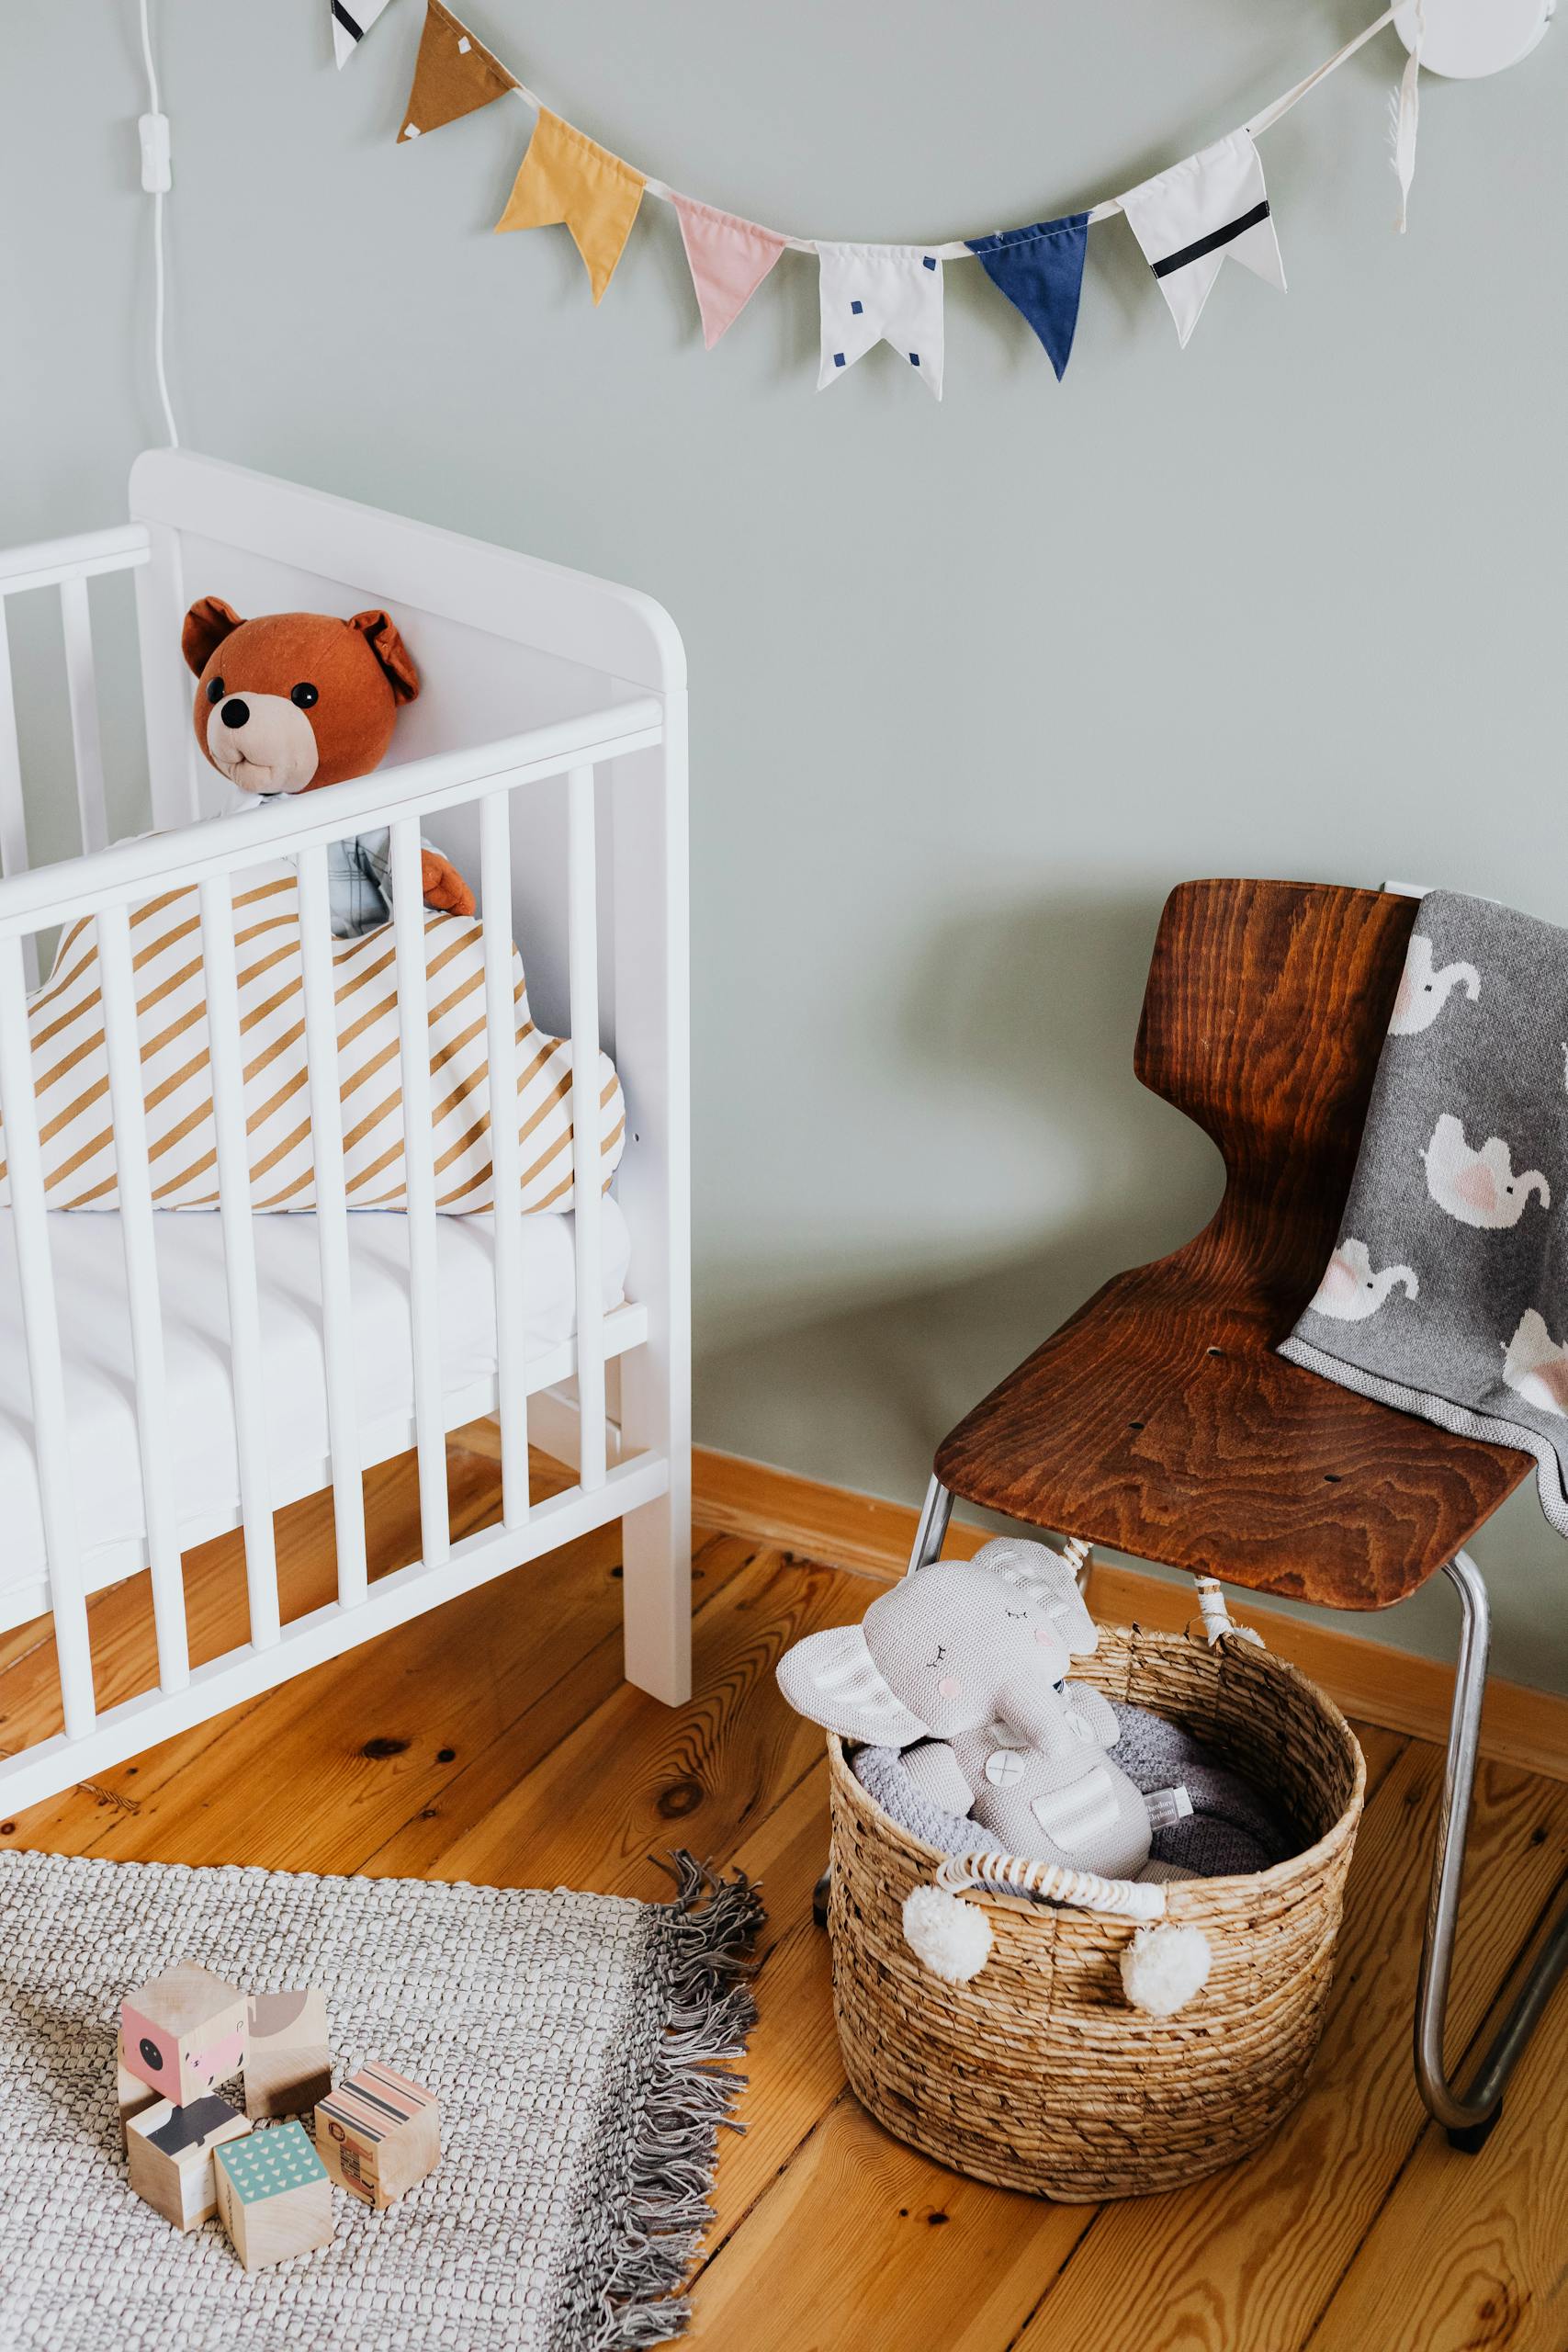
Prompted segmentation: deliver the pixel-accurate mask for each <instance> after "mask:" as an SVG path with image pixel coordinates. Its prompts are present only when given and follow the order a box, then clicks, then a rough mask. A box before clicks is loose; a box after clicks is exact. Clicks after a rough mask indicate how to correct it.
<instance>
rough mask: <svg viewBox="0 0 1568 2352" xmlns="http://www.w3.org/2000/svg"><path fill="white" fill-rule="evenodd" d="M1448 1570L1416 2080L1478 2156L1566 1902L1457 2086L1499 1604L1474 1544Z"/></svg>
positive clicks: (1527, 2026)
mask: <svg viewBox="0 0 1568 2352" xmlns="http://www.w3.org/2000/svg"><path fill="white" fill-rule="evenodd" d="M1446 1573H1447V1575H1448V1576H1449V1577H1450V1579H1451V1580H1452V1582H1453V1584H1454V1586H1455V1588H1456V1589H1457V1590H1458V1593H1459V1597H1460V1600H1461V1604H1462V1606H1463V1611H1464V1615H1463V1620H1462V1623H1461V1629H1460V1645H1459V1670H1458V1673H1457V1676H1456V1678H1455V1681H1454V1702H1453V1713H1452V1714H1451V1716H1450V1721H1449V1750H1448V1758H1447V1761H1446V1763H1445V1766H1444V1770H1443V1799H1442V1809H1441V1811H1440V1813H1439V1815H1438V1849H1437V1853H1436V1855H1435V1857H1434V1860H1433V1865H1432V1889H1431V1894H1430V1895H1429V1897H1428V1899H1427V1934H1426V1940H1425V1942H1424V1944H1423V1946H1422V1951H1421V1978H1420V1985H1419V1989H1418V1991H1417V1993H1416V2082H1417V2083H1418V2084H1419V2086H1420V2090H1421V2097H1422V2098H1423V2099H1424V2100H1425V2101H1426V2104H1427V2110H1428V2112H1429V2113H1430V2114H1431V2115H1432V2117H1433V2118H1434V2119H1435V2120H1436V2121H1438V2123H1440V2124H1441V2125H1442V2126H1443V2128H1444V2130H1445V2131H1447V2133H1448V2135H1449V2140H1450V2144H1451V2145H1452V2146H1454V2147H1456V2148H1461V2149H1463V2150H1465V2151H1467V2152H1468V2153H1471V2154H1473V2153H1474V2152H1475V2151H1476V2150H1477V2149H1479V2148H1480V2147H1482V2146H1483V2144H1484V2143H1485V2141H1486V2139H1487V2136H1488V2134H1489V2133H1490V2132H1491V2131H1492V2128H1493V2126H1494V2124H1495V2122H1496V2120H1497V2118H1498V2116H1499V2115H1500V2114H1501V2113H1502V2109H1503V2093H1504V2090H1505V2089H1506V2086H1507V2082H1508V2077H1509V2075H1511V2074H1512V2073H1513V2071H1514V2068H1515V2066H1516V2065H1517V2063H1518V2060H1519V2057H1520V2055H1521V2054H1522V2052H1523V2050H1524V2047H1525V2044H1526V2042H1527V2041H1529V2037H1530V2034H1531V2032H1532V2031H1533V2030H1534V2028H1535V2025H1536V2022H1537V2020H1538V2018H1540V2013H1541V2011H1542V2009H1544V2007H1546V2004H1547V2002H1548V2000H1549V1999H1550V1998H1551V1993H1552V1990H1553V1988H1554V1986H1555V1985H1556V1984H1557V1980H1558V1978H1559V1977H1560V1976H1561V1975H1562V1972H1563V1969H1564V1967H1568V1907H1565V1908H1564V1909H1563V1911H1562V1914H1561V1916H1560V1917H1558V1918H1557V1920H1556V1921H1555V1922H1554V1924H1553V1926H1552V1928H1551V1932H1550V1934H1549V1935H1548V1937H1547V1939H1546V1941H1545V1943H1544V1945H1543V1946H1542V1948H1541V1950H1540V1952H1539V1953H1538V1954H1537V1956H1536V1958H1535V1960H1534V1961H1533V1962H1532V1963H1531V1965H1530V1968H1529V1972H1528V1973H1526V1974H1525V1975H1524V1976H1523V1977H1522V1979H1521V1981H1520V1984H1519V1987H1518V1990H1517V1993H1516V1995H1515V1996H1514V1999H1513V2001H1512V2003H1511V2004H1510V2006H1509V2008H1508V2013H1507V2015H1506V2018H1504V2020H1503V2023H1502V2025H1501V2026H1500V2027H1499V2029H1498V2031H1497V2033H1496V2036H1495V2039H1494V2041H1493V2043H1492V2046H1491V2048H1490V2049H1489V2050H1488V2051H1487V2052H1486V2053H1485V2055H1484V2056H1483V2058H1482V2060H1481V2062H1480V2064H1478V2066H1477V2067H1476V2069H1475V2071H1474V2074H1473V2075H1472V2078H1471V2081H1470V2083H1469V2085H1468V2086H1467V2087H1466V2088H1465V2089H1463V2090H1461V2089H1459V2088H1457V2087H1456V2086H1455V2085H1454V2084H1452V2083H1451V2082H1450V2079H1449V2075H1448V2071H1447V2066H1446V2064H1445V2061H1444V2055H1443V2042H1444V2027H1445V2024H1446V2022H1447V2014H1448V1997H1449V1977H1450V1971H1451V1969H1452V1966H1453V1956H1454V1935H1455V1930H1456V1928H1457V1927H1458V1923H1459V1903H1460V1884H1461V1879H1462V1877H1463V1874H1464V1847H1465V1837H1466V1833H1467V1831H1468V1829H1469V1826H1470V1801H1471V1792H1472V1787H1473V1785H1474V1781H1475V1755H1476V1747H1477V1744H1478V1742H1479V1739H1480V1735H1481V1703H1482V1699H1483V1695H1484V1692H1485V1689H1486V1652H1487V1645H1488V1638H1489V1631H1490V1613H1491V1612H1490V1611H1489V1609H1488V1606H1487V1600H1486V1585H1485V1582H1484V1579H1483V1577H1482V1574H1481V1571H1480V1569H1479V1568H1478V1567H1477V1566H1476V1565H1475V1562H1474V1561H1473V1560H1472V1558H1471V1556H1470V1555H1469V1553H1468V1552H1459V1553H1456V1554H1455V1555H1454V1557H1453V1559H1452V1560H1450V1563H1449V1565H1448V1568H1447V1571H1446Z"/></svg>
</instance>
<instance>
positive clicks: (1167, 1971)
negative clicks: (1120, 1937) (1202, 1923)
mask: <svg viewBox="0 0 1568 2352" xmlns="http://www.w3.org/2000/svg"><path fill="white" fill-rule="evenodd" d="M1211 1956H1212V1955H1211V1953H1210V1951H1209V1939H1208V1938H1207V1936H1205V1935H1204V1934H1202V1932H1201V1930H1200V1929H1199V1928H1177V1927H1171V1926H1168V1925H1157V1926H1155V1927H1152V1928H1139V1929H1138V1932H1137V1934H1136V1935H1135V1936H1134V1938H1133V1940H1132V1942H1131V1943H1130V1944H1128V1945H1127V1947H1126V1949H1125V1950H1124V1951H1123V1952H1122V1989H1123V1991H1124V1992H1125V1993H1126V1996H1127V1998H1128V2000H1129V2001H1131V2003H1132V2004H1133V2007H1134V2008H1135V2009H1144V2010H1145V2011H1146V2012H1147V2014H1148V2015H1149V2016H1150V2017H1152V2018H1169V2017H1174V2016H1175V2015H1176V2012H1177V2010H1178V2009H1181V2008H1185V2007H1186V2006H1187V2004H1188V2002H1189V2001H1190V2000H1191V1999H1192V1998H1193V1997H1194V1996H1195V1995H1196V1994H1199V1993H1201V1991H1202V1989H1203V1987H1204V1985H1206V1984H1207V1983H1208V1981H1209V1962H1210V1959H1211Z"/></svg>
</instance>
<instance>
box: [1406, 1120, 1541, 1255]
mask: <svg viewBox="0 0 1568 2352" xmlns="http://www.w3.org/2000/svg"><path fill="white" fill-rule="evenodd" d="M1421 1157H1422V1159H1424V1160H1425V1161H1426V1163H1427V1191H1428V1192H1429V1193H1431V1195H1432V1198H1433V1199H1434V1200H1435V1201H1436V1202H1437V1204H1438V1207H1439V1208H1440V1209H1446V1210H1447V1211H1448V1213H1449V1215H1450V1216H1452V1217H1457V1218H1458V1219H1459V1221H1460V1223H1461V1225H1479V1226H1486V1227H1491V1228H1492V1229H1494V1230H1495V1231H1501V1230H1502V1229H1503V1228H1505V1227H1508V1226H1514V1225H1517V1223H1518V1221H1519V1219H1520V1217H1522V1216H1523V1215H1524V1213H1525V1203H1526V1202H1527V1201H1528V1200H1529V1197H1530V1195H1531V1193H1539V1194H1540V1205H1541V1207H1542V1208H1543V1209H1549V1208H1550V1207H1551V1186H1550V1185H1549V1184H1548V1182H1547V1181H1546V1179H1545V1177H1544V1176H1543V1175H1542V1174H1541V1172H1540V1169H1539V1168H1529V1169H1525V1170H1522V1171H1521V1172H1520V1173H1519V1174H1518V1175H1516V1174H1515V1173H1514V1164H1513V1155H1512V1153H1511V1152H1510V1151H1509V1149H1508V1147H1507V1145H1506V1143H1505V1142H1504V1140H1503V1138H1502V1136H1487V1138H1486V1141H1485V1142H1484V1143H1483V1144H1482V1145H1481V1147H1480V1148H1479V1149H1477V1150H1475V1151H1472V1149H1471V1148H1470V1146H1469V1145H1468V1144H1467V1143H1466V1141H1465V1139H1464V1128H1463V1126H1462V1125H1461V1123H1460V1121H1459V1120H1458V1119H1456V1118H1455V1117H1454V1115H1453V1113H1452V1112H1451V1111H1445V1112H1444V1113H1443V1114H1442V1116H1441V1118H1440V1119H1439V1120H1438V1124H1437V1125H1436V1126H1435V1127H1434V1128H1433V1130H1432V1140H1431V1142H1430V1143H1429V1144H1428V1145H1427V1148H1426V1150H1425V1151H1424V1152H1423V1153H1422V1155H1421Z"/></svg>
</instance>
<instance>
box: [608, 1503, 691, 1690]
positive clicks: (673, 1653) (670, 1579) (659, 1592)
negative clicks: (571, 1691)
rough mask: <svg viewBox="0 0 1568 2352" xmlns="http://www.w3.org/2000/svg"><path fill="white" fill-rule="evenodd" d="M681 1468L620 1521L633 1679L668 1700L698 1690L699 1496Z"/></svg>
mask: <svg viewBox="0 0 1568 2352" xmlns="http://www.w3.org/2000/svg"><path fill="white" fill-rule="evenodd" d="M679 1468H680V1465H679V1464H675V1463H672V1464H671V1490H670V1492H669V1493H668V1494H666V1495H660V1498H659V1499H658V1501H657V1502H651V1503H644V1505H643V1506H642V1509H641V1510H633V1511H628V1512H627V1513H626V1518H625V1519H624V1520H623V1521H621V1544H622V1548H621V1560H622V1564H623V1565H622V1578H623V1583H622V1594H623V1600H622V1608H623V1610H624V1612H625V1634H626V1680H627V1681H628V1682H635V1683H636V1684H637V1689H638V1690H639V1691H649V1692H650V1693H651V1695H652V1696H653V1697H654V1698H655V1699H662V1701H663V1702H664V1704H665V1705H666V1706H667V1707H683V1706H684V1705H685V1703H686V1702H687V1700H688V1699H689V1698H690V1697H691V1695H692V1497H691V1484H690V1473H689V1472H687V1473H686V1475H685V1476H679V1477H678V1476H677V1475H676V1474H677V1471H678V1470H679Z"/></svg>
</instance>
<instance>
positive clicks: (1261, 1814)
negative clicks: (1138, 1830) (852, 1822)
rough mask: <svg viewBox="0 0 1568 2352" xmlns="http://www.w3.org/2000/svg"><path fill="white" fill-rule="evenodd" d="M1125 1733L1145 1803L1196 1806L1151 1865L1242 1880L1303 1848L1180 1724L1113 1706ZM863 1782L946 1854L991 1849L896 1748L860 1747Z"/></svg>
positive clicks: (1158, 1843)
mask: <svg viewBox="0 0 1568 2352" xmlns="http://www.w3.org/2000/svg"><path fill="white" fill-rule="evenodd" d="M1111 1706H1112V1707H1113V1709H1114V1710H1115V1713H1116V1721H1117V1724H1118V1727H1119V1728H1118V1731H1117V1736H1116V1743H1115V1746H1114V1747H1112V1748H1111V1751H1110V1752H1111V1756H1112V1757H1113V1758H1115V1760H1116V1762H1117V1763H1118V1764H1119V1765H1120V1766H1121V1767H1122V1771H1123V1772H1125V1773H1126V1775H1127V1778H1128V1779H1129V1780H1130V1781H1133V1782H1134V1784H1135V1785H1136V1786H1137V1787H1138V1788H1140V1789H1141V1790H1142V1791H1143V1792H1144V1794H1145V1796H1148V1795H1150V1794H1152V1792H1154V1791H1155V1790H1156V1789H1169V1788H1174V1787H1175V1786H1176V1784H1177V1783H1178V1782H1180V1783H1181V1785H1182V1786H1183V1787H1184V1788H1185V1789H1186V1791H1187V1793H1188V1795H1189V1796H1190V1798H1191V1800H1192V1811H1191V1813H1190V1815H1186V1816H1184V1817H1183V1818H1182V1819H1181V1820H1179V1821H1173V1822H1170V1823H1168V1825H1167V1826H1166V1827H1165V1828H1163V1829H1156V1832H1155V1838H1154V1845H1153V1847H1152V1849H1151V1853H1152V1858H1153V1860H1156V1862H1168V1863H1169V1864H1171V1865H1172V1867H1173V1868H1174V1869H1176V1870H1178V1871H1191V1873H1192V1875H1193V1877H1194V1878H1235V1877H1238V1876H1243V1875H1245V1874H1247V1872H1249V1871H1262V1870H1267V1869H1268V1868H1269V1865H1270V1864H1271V1863H1274V1862H1282V1861H1283V1860H1285V1858H1286V1856H1287V1855H1288V1854H1292V1853H1294V1852H1295V1851H1296V1850H1297V1849H1298V1847H1299V1846H1300V1845H1301V1843H1302V1840H1301V1839H1300V1838H1297V1837H1296V1836H1295V1834H1294V1833H1293V1831H1292V1828H1291V1826H1290V1824H1289V1823H1288V1822H1287V1821H1286V1819H1285V1817H1284V1815H1283V1814H1282V1813H1280V1810H1279V1808H1278V1807H1277V1806H1276V1805H1274V1804H1272V1803H1271V1802H1270V1801H1269V1798H1267V1797H1266V1796H1265V1795H1264V1794H1263V1793H1262V1792H1261V1791H1260V1790H1258V1789H1257V1788H1255V1787H1254V1786H1253V1784H1252V1782H1251V1781H1249V1780H1247V1778H1246V1776H1245V1775H1244V1774H1243V1773H1240V1772H1233V1771H1231V1770H1228V1768H1227V1767H1226V1766H1224V1765H1223V1764H1222V1763H1221V1762H1220V1761H1219V1758H1217V1757H1216V1756H1215V1755H1214V1753H1213V1749H1212V1748H1208V1747H1204V1746H1203V1744H1202V1742H1201V1740H1197V1739H1194V1738H1193V1736H1192V1735H1191V1733H1190V1732H1186V1731H1183V1730H1182V1729H1181V1727H1180V1725H1179V1724H1173V1723H1168V1722H1167V1721H1166V1719H1165V1717H1164V1716H1163V1715H1156V1714H1153V1713H1150V1711H1149V1709H1148V1708H1146V1707H1134V1706H1129V1705H1128V1704H1127V1702H1125V1701H1124V1700H1121V1699H1112V1700H1111ZM850 1762H851V1766H852V1770H853V1772H854V1775H855V1778H856V1780H857V1781H859V1782H860V1783H861V1786H862V1787H863V1789H864V1790H865V1792H866V1793H867V1795H868V1796H870V1797H872V1798H874V1800H875V1802H876V1803H877V1804H879V1805H880V1806H881V1807H882V1810H883V1812H884V1813H886V1814H888V1815H891V1817H892V1819H893V1820H895V1821H896V1822H897V1824H898V1826H899V1827H900V1828H901V1829H907V1830H908V1833H909V1835H910V1836H911V1838H919V1839H921V1840H922V1842H923V1843H924V1844H926V1845H928V1846H934V1847H935V1848H936V1849H937V1850H938V1852H939V1853H942V1854H967V1853H972V1852H973V1851H974V1849H975V1847H976V1843H977V1842H978V1843H980V1844H991V1843H993V1842H994V1841H992V1840H991V1839H989V1838H984V1837H983V1836H982V1834H981V1833H980V1832H979V1831H978V1830H977V1829H976V1825H975V1824H974V1822H973V1821H970V1820H968V1819H967V1818H966V1817H964V1816H961V1815H958V1814H953V1813H944V1812H943V1811H942V1807H941V1806H940V1805H938V1804H932V1802H931V1798H930V1797H929V1796H927V1795H926V1794H925V1793H924V1792H923V1791H922V1790H920V1789H919V1788H918V1787H917V1786H916V1784H915V1782H914V1781H912V1780H911V1779H910V1777H909V1774H908V1770H906V1768H905V1764H904V1758H903V1756H902V1754H901V1753H900V1751H899V1750H898V1749H897V1748H896V1747H860V1748H857V1749H856V1750H855V1752H854V1754H853V1755H852V1758H851V1759H850Z"/></svg>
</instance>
